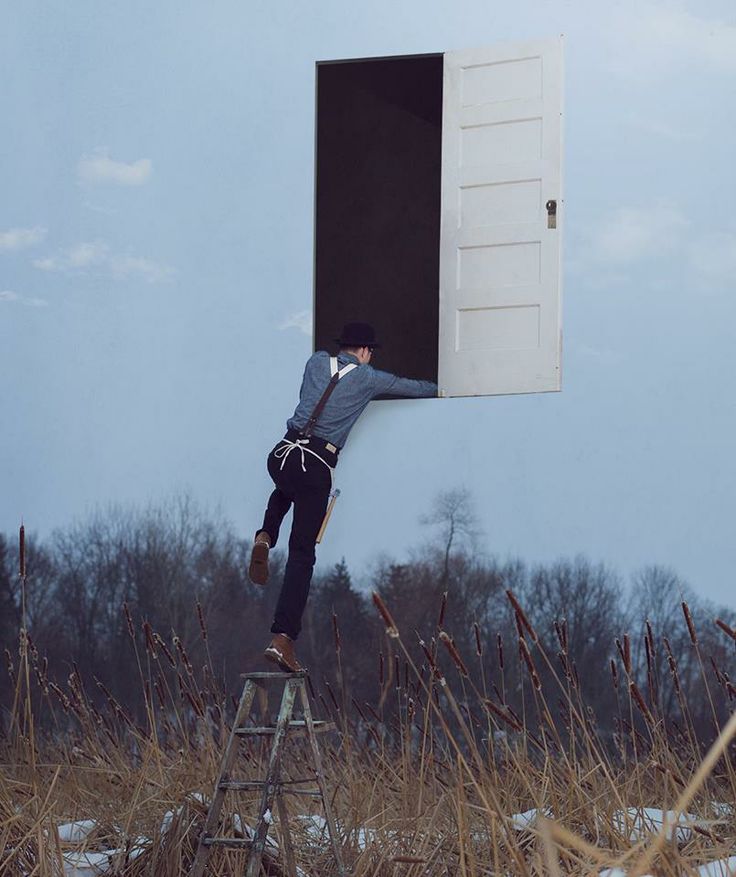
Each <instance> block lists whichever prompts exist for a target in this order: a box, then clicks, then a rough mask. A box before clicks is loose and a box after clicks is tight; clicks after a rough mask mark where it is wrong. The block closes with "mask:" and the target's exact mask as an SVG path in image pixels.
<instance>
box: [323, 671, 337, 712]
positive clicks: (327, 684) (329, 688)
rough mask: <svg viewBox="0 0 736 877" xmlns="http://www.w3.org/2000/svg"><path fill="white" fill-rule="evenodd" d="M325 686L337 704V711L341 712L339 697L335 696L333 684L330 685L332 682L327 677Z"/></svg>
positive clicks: (331, 698)
mask: <svg viewBox="0 0 736 877" xmlns="http://www.w3.org/2000/svg"><path fill="white" fill-rule="evenodd" d="M325 688H326V689H327V693H328V694H329V695H330V700H331V701H332V703H333V704H334V705H335V709H336V710H337V712H340V705H339V704H338V702H337V698H336V697H335V693H334V692H333V690H332V686H331V685H330V683H329V682H328V681H327V680H326V679H325Z"/></svg>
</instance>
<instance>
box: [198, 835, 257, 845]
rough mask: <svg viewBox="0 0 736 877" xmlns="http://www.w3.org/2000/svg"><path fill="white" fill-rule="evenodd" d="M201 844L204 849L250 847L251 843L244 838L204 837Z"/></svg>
mask: <svg viewBox="0 0 736 877" xmlns="http://www.w3.org/2000/svg"><path fill="white" fill-rule="evenodd" d="M202 843H203V844H204V845H205V846H206V847H215V846H217V847H250V846H253V841H252V840H248V839H247V838H244V837H206V838H204V839H203V841H202Z"/></svg>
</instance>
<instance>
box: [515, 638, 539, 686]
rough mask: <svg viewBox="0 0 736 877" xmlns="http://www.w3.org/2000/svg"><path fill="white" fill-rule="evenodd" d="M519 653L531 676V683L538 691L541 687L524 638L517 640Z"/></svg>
mask: <svg viewBox="0 0 736 877" xmlns="http://www.w3.org/2000/svg"><path fill="white" fill-rule="evenodd" d="M519 653H520V654H521V657H522V658H523V659H524V663H525V664H526V667H527V670H528V671H529V675H530V676H531V679H532V683H533V684H534V687H535V688H536V689H537V691H539V690H540V689H541V687H542V684H541V682H540V681H539V676H538V675H537V669H536V667H535V666H534V661H533V660H532V656H531V655H530V653H529V647H528V646H527V644H526V640H524V639H520V640H519Z"/></svg>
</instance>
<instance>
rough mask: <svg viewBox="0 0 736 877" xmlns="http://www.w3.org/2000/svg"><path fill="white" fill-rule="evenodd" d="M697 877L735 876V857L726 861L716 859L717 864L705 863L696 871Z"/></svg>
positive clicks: (730, 857)
mask: <svg viewBox="0 0 736 877" xmlns="http://www.w3.org/2000/svg"><path fill="white" fill-rule="evenodd" d="M696 873H697V875H698V877H733V875H734V874H736V856H729V858H728V859H718V861H717V862H707V863H706V864H705V865H701V866H700V867H699V868H698V869H697V871H696Z"/></svg>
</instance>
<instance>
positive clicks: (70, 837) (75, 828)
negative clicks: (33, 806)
mask: <svg viewBox="0 0 736 877" xmlns="http://www.w3.org/2000/svg"><path fill="white" fill-rule="evenodd" d="M96 827H97V822H96V821H95V820H94V819H77V820H75V821H74V822H65V823H63V825H60V826H58V832H59V840H60V841H61V842H62V843H70V844H78V843H81V842H82V841H83V840H85V838H86V837H87V836H88V835H89V834H91V832H92V831H94V829H95V828H96Z"/></svg>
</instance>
